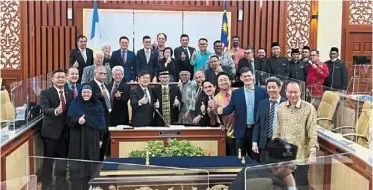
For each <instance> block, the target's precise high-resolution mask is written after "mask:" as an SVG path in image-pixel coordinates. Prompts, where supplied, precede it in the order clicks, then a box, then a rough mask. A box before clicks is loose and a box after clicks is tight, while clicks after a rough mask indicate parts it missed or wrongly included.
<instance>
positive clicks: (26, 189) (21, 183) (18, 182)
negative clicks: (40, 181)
mask: <svg viewBox="0 0 373 190" xmlns="http://www.w3.org/2000/svg"><path fill="white" fill-rule="evenodd" d="M0 189H4V190H5V189H9V190H10V189H11V190H17V189H22V190H37V189H38V188H37V177H36V175H30V176H24V177H20V178H14V179H9V180H6V181H2V182H0Z"/></svg>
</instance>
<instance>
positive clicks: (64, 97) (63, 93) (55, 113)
mask: <svg viewBox="0 0 373 190" xmlns="http://www.w3.org/2000/svg"><path fill="white" fill-rule="evenodd" d="M53 87H54V88H55V89H56V90H57V94H58V99H59V100H60V91H62V96H63V99H64V100H65V105H66V96H65V89H64V88H62V89H59V88H57V87H56V86H53ZM60 101H61V100H60ZM60 104H61V103H60ZM56 109H57V108H56ZM56 109H54V115H58V114H57V112H56Z"/></svg>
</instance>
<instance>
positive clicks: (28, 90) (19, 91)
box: [1, 76, 46, 145]
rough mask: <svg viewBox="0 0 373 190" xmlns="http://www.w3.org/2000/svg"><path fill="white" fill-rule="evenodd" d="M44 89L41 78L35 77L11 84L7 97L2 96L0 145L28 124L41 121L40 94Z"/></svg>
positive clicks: (44, 84) (43, 82)
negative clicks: (0, 136)
mask: <svg viewBox="0 0 373 190" xmlns="http://www.w3.org/2000/svg"><path fill="white" fill-rule="evenodd" d="M45 87H46V83H45V81H44V80H43V76H37V77H33V78H29V79H27V80H24V81H19V82H14V83H12V84H11V85H10V89H11V90H10V92H9V95H8V94H7V93H4V94H2V99H3V100H4V101H2V106H1V108H2V117H1V125H2V126H1V127H2V139H1V143H2V145H3V143H4V142H5V141H7V140H9V139H11V138H13V137H14V136H16V135H17V134H19V133H21V132H22V130H25V129H26V128H27V127H28V124H30V123H32V122H37V121H38V120H40V119H41V117H42V110H41V107H40V105H39V103H40V92H41V91H42V90H43V89H45ZM3 96H7V97H5V98H3Z"/></svg>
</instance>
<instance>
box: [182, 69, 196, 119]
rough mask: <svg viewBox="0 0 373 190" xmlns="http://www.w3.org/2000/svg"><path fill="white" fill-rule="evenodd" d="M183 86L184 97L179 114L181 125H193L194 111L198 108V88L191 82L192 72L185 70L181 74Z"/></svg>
mask: <svg viewBox="0 0 373 190" xmlns="http://www.w3.org/2000/svg"><path fill="white" fill-rule="evenodd" d="M180 80H181V85H180V86H179V88H180V91H181V97H182V101H181V102H182V104H181V110H180V114H179V123H181V124H192V121H193V118H194V110H195V106H196V95H197V93H195V92H196V88H197V85H196V83H195V82H192V81H190V72H189V71H188V70H184V71H181V72H180Z"/></svg>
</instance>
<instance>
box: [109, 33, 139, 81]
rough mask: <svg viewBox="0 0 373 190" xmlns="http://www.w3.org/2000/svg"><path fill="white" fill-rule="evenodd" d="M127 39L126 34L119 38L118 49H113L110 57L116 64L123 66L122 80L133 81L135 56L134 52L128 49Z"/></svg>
mask: <svg viewBox="0 0 373 190" xmlns="http://www.w3.org/2000/svg"><path fill="white" fill-rule="evenodd" d="M128 44H129V40H128V38H127V37H126V36H122V37H120V38H119V46H120V49H118V50H117V51H113V54H112V55H111V59H114V60H115V61H112V62H113V63H116V65H121V66H122V67H123V68H124V80H125V81H126V82H133V81H135V79H136V77H135V76H136V75H135V68H136V56H135V53H134V52H132V51H130V50H128Z"/></svg>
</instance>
